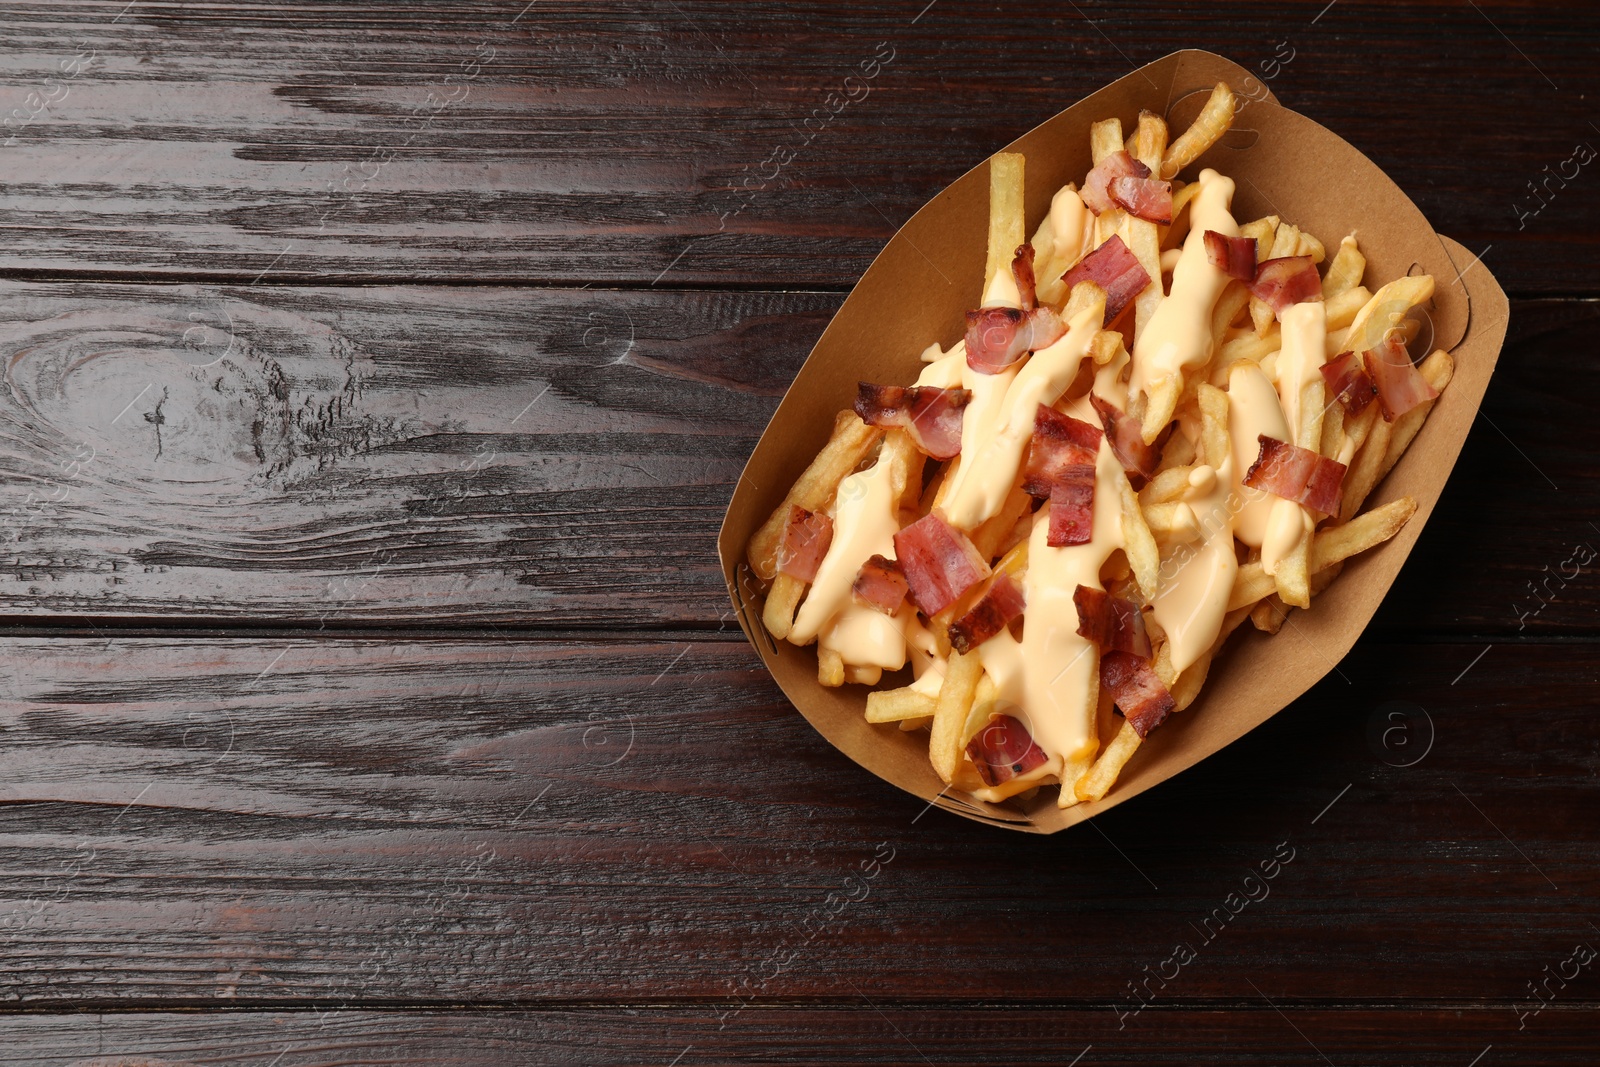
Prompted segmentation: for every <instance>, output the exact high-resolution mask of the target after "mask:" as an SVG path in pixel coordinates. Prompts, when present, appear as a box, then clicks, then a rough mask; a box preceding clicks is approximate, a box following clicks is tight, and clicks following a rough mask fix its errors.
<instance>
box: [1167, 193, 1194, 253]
mask: <svg viewBox="0 0 1600 1067" xmlns="http://www.w3.org/2000/svg"><path fill="white" fill-rule="evenodd" d="M1199 195H1200V183H1199V182H1189V183H1187V184H1185V183H1184V182H1180V181H1176V180H1175V181H1173V183H1172V225H1170V226H1168V227H1166V231H1167V232H1166V233H1164V234H1162V235H1161V247H1162V248H1163V249H1173V250H1177V249H1178V247H1179V246H1180V245H1182V244H1183V241H1184V238H1186V237H1187V236H1188V235H1189V216H1188V215H1187V214H1185V213H1184V210H1183V209H1184V208H1186V207H1188V206H1189V204H1190V203H1191V202H1192V201H1193V200H1194V198H1195V197H1197V196H1199Z"/></svg>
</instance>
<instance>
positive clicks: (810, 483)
mask: <svg viewBox="0 0 1600 1067" xmlns="http://www.w3.org/2000/svg"><path fill="white" fill-rule="evenodd" d="M882 437H883V431H882V430H881V429H879V428H878V427H876V426H868V425H867V424H866V423H864V422H862V421H861V419H860V418H859V417H857V415H856V413H855V412H853V411H841V412H839V415H838V417H837V418H836V419H835V420H834V423H833V436H832V437H830V438H829V439H828V443H827V444H826V445H823V446H822V451H821V452H818V453H817V457H816V458H815V459H813V460H812V461H811V465H810V466H809V467H807V468H806V469H805V471H804V472H802V473H801V475H800V477H799V478H798V479H796V480H795V483H794V485H792V486H790V488H789V492H788V494H787V495H786V496H785V497H784V498H783V503H781V504H779V505H778V507H777V508H776V510H774V511H773V513H772V516H771V517H770V518H769V519H767V521H766V522H765V523H763V524H762V526H761V529H759V530H757V531H756V533H755V536H753V537H752V538H750V546H749V549H748V551H747V555H748V556H749V559H750V569H751V570H753V571H755V573H756V575H757V576H758V577H760V578H762V579H765V580H766V581H769V582H770V581H771V580H772V579H773V578H774V577H775V576H776V575H777V573H778V543H779V542H780V541H782V540H783V533H784V530H785V528H786V527H787V526H788V524H789V508H790V507H791V506H792V505H795V504H799V505H800V506H801V507H803V508H805V509H806V510H807V511H819V510H821V509H823V508H826V507H827V506H828V502H829V501H830V500H832V499H833V494H834V493H835V492H837V491H838V488H839V483H840V482H842V481H844V479H845V478H846V477H847V476H848V475H849V474H850V472H851V471H853V470H855V469H856V467H857V466H858V465H859V464H860V463H861V461H862V460H863V459H865V458H866V456H867V453H868V452H869V451H870V450H871V449H872V446H873V445H875V444H877V443H878V441H879V439H880V438H882Z"/></svg>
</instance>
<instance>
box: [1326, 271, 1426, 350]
mask: <svg viewBox="0 0 1600 1067" xmlns="http://www.w3.org/2000/svg"><path fill="white" fill-rule="evenodd" d="M1432 296H1433V276H1432V275H1431V274H1417V275H1412V276H1407V277H1405V278H1396V279H1395V280H1394V281H1392V282H1390V283H1389V284H1388V285H1385V286H1384V287H1383V288H1381V289H1379V290H1378V291H1377V292H1376V293H1373V294H1372V298H1371V299H1370V300H1368V301H1367V303H1366V306H1364V307H1363V308H1362V309H1361V310H1360V311H1359V312H1358V313H1357V314H1356V317H1355V320H1354V321H1353V322H1351V324H1350V332H1349V333H1348V334H1347V335H1346V337H1345V339H1344V348H1347V349H1349V350H1351V351H1352V352H1356V353H1358V354H1359V353H1361V352H1368V351H1371V350H1372V349H1374V348H1377V347H1378V346H1379V345H1380V344H1382V343H1383V339H1384V337H1385V336H1386V335H1387V334H1388V333H1389V331H1390V330H1392V329H1394V328H1395V327H1396V326H1398V325H1400V323H1401V322H1402V321H1404V319H1405V317H1406V315H1407V314H1409V313H1410V311H1411V309H1412V308H1414V307H1416V306H1418V305H1419V304H1422V303H1424V302H1426V301H1427V300H1428V299H1429V298H1430V297H1432Z"/></svg>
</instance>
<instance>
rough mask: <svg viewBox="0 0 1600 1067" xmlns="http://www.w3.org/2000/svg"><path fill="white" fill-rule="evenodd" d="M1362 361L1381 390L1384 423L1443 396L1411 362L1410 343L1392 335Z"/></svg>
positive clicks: (1374, 383) (1362, 357)
mask: <svg viewBox="0 0 1600 1067" xmlns="http://www.w3.org/2000/svg"><path fill="white" fill-rule="evenodd" d="M1361 361H1362V363H1364V364H1365V365H1366V368H1367V374H1368V375H1370V376H1371V378H1372V384H1373V385H1374V386H1375V387H1376V388H1377V390H1378V408H1379V410H1381V411H1382V412H1383V421H1384V422H1393V421H1394V420H1395V419H1397V418H1399V417H1400V416H1401V415H1404V414H1405V413H1406V412H1408V411H1410V410H1411V409H1412V408H1414V407H1416V406H1417V405H1418V404H1420V403H1422V402H1423V401H1424V400H1432V399H1433V398H1434V397H1436V396H1438V395H1439V390H1437V389H1435V388H1434V387H1433V386H1431V385H1429V384H1428V379H1426V378H1424V377H1423V376H1422V372H1421V371H1419V370H1418V369H1417V365H1416V364H1415V363H1412V362H1411V353H1409V352H1407V351H1406V346H1405V345H1404V344H1402V343H1401V341H1400V339H1399V338H1398V337H1396V336H1394V335H1392V334H1391V335H1390V336H1388V337H1386V338H1384V341H1383V344H1381V345H1379V346H1378V347H1377V348H1374V349H1372V350H1370V351H1368V352H1365V353H1363V354H1362V356H1361Z"/></svg>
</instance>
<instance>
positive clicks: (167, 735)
mask: <svg viewBox="0 0 1600 1067" xmlns="http://www.w3.org/2000/svg"><path fill="white" fill-rule="evenodd" d="M0 649H3V652H4V659H3V661H0V662H3V666H4V671H5V675H6V676H7V677H8V678H10V679H11V680H12V681H11V691H10V693H9V694H8V695H9V699H8V700H7V701H6V702H5V703H4V704H3V705H0V713H3V718H0V729H3V731H4V736H5V739H6V742H7V743H6V746H5V749H4V755H3V757H0V886H3V887H4V889H3V891H0V916H4V918H3V919H0V922H3V923H4V925H5V926H6V928H7V930H8V933H9V936H7V937H5V938H3V939H0V983H3V987H0V997H4V998H5V999H7V1000H9V1001H11V1002H12V1003H16V1004H23V1005H31V1006H35V1007H43V1006H51V1005H54V1006H68V1005H72V1004H75V1003H80V1002H88V1003H96V1004H98V1003H117V1002H124V1001H134V1002H138V1003H145V1004H148V1003H153V1002H159V1001H162V1000H165V999H168V998H170V999H174V1000H181V1001H183V1002H185V1003H191V1004H201V1003H215V1004H221V1003H224V1002H226V1003H229V1004H236V1003H248V1002H251V1001H264V1002H268V1003H277V1002H283V1001H293V1000H302V1001H303V1000H327V999H333V1000H338V1001H346V1000H348V1001H349V1002H351V1003H355V1004H360V1003H370V1002H389V1001H416V1000H427V1001H444V1002H455V1001H463V1000H465V1001H471V1000H487V1001H495V1002H518V1001H528V1000H543V999H555V1000H562V999H582V1000H592V1001H606V1000H617V1001H623V1002H631V1003H650V1002H657V1001H662V1000H673V1001H676V1000H681V999H684V998H696V999H704V998H723V999H728V998H732V997H735V996H738V997H740V998H744V999H749V998H752V997H754V998H758V999H760V1000H762V1001H781V1000H784V999H788V998H803V999H815V998H824V999H835V1000H836V999H839V998H846V999H848V998H849V996H850V985H849V983H855V984H856V985H857V986H858V987H860V989H861V990H863V991H865V990H868V989H871V990H875V991H877V994H878V995H881V996H884V997H886V998H888V999H895V998H910V999H931V998H955V999H957V1000H972V999H981V1000H992V999H1002V1000H1003V999H1012V998H1018V999H1022V1000H1034V999H1045V1000H1052V1001H1063V1002H1065V1001H1072V1002H1092V1003H1104V1002H1111V1001H1122V1000H1126V999H1127V998H1128V997H1129V993H1128V990H1127V988H1126V987H1127V983H1128V982H1130V981H1135V982H1137V981H1140V980H1142V979H1143V973H1142V968H1143V966H1144V965H1146V964H1148V965H1150V967H1151V968H1152V970H1154V969H1156V968H1157V967H1158V965H1159V964H1160V963H1161V961H1162V960H1163V959H1165V958H1168V957H1170V955H1171V954H1172V952H1173V949H1174V945H1176V944H1178V943H1180V942H1187V943H1188V944H1190V945H1191V946H1192V947H1193V949H1194V950H1195V951H1196V952H1197V954H1198V956H1199V958H1198V960H1196V961H1195V962H1194V963H1192V964H1191V965H1189V966H1188V967H1185V968H1183V971H1182V976H1181V980H1179V981H1175V982H1173V987H1172V988H1171V989H1170V990H1169V991H1168V993H1167V995H1166V997H1163V998H1162V999H1163V1000H1167V999H1169V998H1170V1001H1171V1002H1173V1003H1176V1002H1179V1001H1182V1002H1185V1003H1188V1002H1192V1001H1194V1000H1195V999H1196V998H1198V999H1199V1000H1210V999H1222V1000H1229V999H1234V998H1239V997H1244V996H1247V995H1248V990H1249V986H1248V982H1250V981H1254V982H1256V983H1257V984H1258V985H1261V986H1262V988H1263V989H1267V988H1268V986H1269V985H1270V986H1271V993H1270V995H1272V996H1273V997H1274V999H1278V998H1282V999H1284V1000H1285V1001H1289V1002H1294V1003H1300V1004H1315V1003H1318V1002H1326V1001H1341V1002H1344V1001H1348V1002H1352V1003H1362V1004H1369V1005H1378V1004H1390V1003H1395V1002H1398V1001H1403V1000H1405V999H1407V998H1423V999H1429V998H1436V999H1445V1000H1451V1001H1455V1000H1462V1001H1468V1000H1486V1001H1495V1002H1502V1001H1504V1002H1510V1001H1514V1000H1516V999H1518V998H1519V997H1523V996H1525V995H1527V992H1526V989H1525V988H1524V987H1525V983H1526V982H1527V981H1529V980H1537V979H1538V978H1539V977H1540V973H1541V968H1542V967H1543V966H1544V965H1545V964H1547V963H1549V964H1551V965H1554V964H1555V963H1556V962H1558V961H1559V960H1561V959H1564V958H1565V957H1566V956H1567V955H1568V954H1569V953H1570V951H1571V949H1572V946H1573V944H1574V943H1576V942H1578V941H1588V940H1591V939H1594V940H1600V932H1596V931H1594V930H1592V929H1591V928H1590V927H1589V926H1588V925H1587V924H1588V922H1589V921H1590V920H1591V918H1592V916H1590V915H1589V910H1590V909H1589V904H1590V902H1592V900H1593V899H1594V897H1595V894H1596V893H1597V892H1600V871H1597V870H1596V868H1595V864H1594V863H1593V827H1594V826H1595V825H1596V820H1597V818H1600V807H1597V800H1596V797H1595V793H1594V790H1593V787H1592V783H1593V778H1594V775H1595V773H1596V770H1597V766H1600V744H1597V741H1600V732H1597V727H1596V725H1595V723H1596V720H1595V718H1594V713H1593V706H1592V701H1593V694H1594V692H1595V685H1596V683H1597V681H1600V657H1597V655H1596V653H1595V651H1594V650H1593V648H1592V646H1590V645H1588V644H1583V645H1579V646H1575V647H1569V646H1564V645H1547V644H1533V643H1522V644H1511V645H1503V646H1501V645H1497V646H1496V647H1494V648H1493V649H1492V650H1491V651H1490V652H1489V653H1488V654H1487V655H1485V656H1484V657H1483V658H1482V660H1481V661H1479V662H1477V663H1476V664H1473V660H1474V658H1475V657H1476V656H1477V654H1478V653H1479V651H1480V648H1478V647H1476V646H1471V645H1453V644H1439V645H1394V644H1392V643H1389V642H1385V641H1375V640H1372V641H1367V642H1365V643H1364V644H1363V645H1362V646H1360V648H1359V650H1358V651H1357V652H1356V653H1354V654H1353V655H1352V656H1351V657H1350V658H1349V659H1348V660H1347V661H1346V662H1345V663H1344V664H1343V665H1341V667H1340V670H1339V673H1338V674H1337V675H1332V676H1330V677H1329V679H1328V680H1326V681H1324V682H1323V683H1322V684H1321V685H1319V686H1318V687H1317V688H1316V689H1314V690H1313V692H1312V694H1311V695H1309V696H1308V697H1306V698H1305V699H1303V700H1301V701H1299V702H1298V703H1296V704H1295V705H1294V706H1293V707H1292V708H1290V709H1289V710H1287V711H1285V712H1284V713H1283V714H1281V715H1280V716H1278V717H1277V718H1276V719H1274V720H1272V721H1271V722H1270V723H1269V724H1268V725H1266V726H1265V727H1263V728H1262V729H1260V730H1258V731H1256V732H1255V733H1254V734H1252V735H1250V736H1249V737H1247V738H1246V739H1244V740H1243V741H1241V742H1239V743H1238V744H1236V745H1234V746H1232V747H1230V748H1228V749H1226V750H1225V751H1224V752H1222V753H1221V754H1219V755H1217V756H1215V757H1213V758H1211V759H1210V760H1208V761H1206V762H1205V763H1204V764H1202V765H1200V766H1199V767H1198V768H1195V769H1194V770H1192V771H1190V772H1187V773H1186V774H1184V775H1182V776H1180V777H1179V778H1178V779H1176V780H1174V781H1172V782H1170V783H1168V784H1166V785H1164V786H1163V787H1161V788H1160V789H1158V790H1156V791H1154V792H1153V793H1151V794H1149V795H1148V796H1146V797H1141V798H1138V799H1137V800H1136V801H1134V802H1132V803H1130V804H1128V805H1126V806H1124V807H1122V808H1118V809H1116V810H1115V811H1113V812H1110V813H1108V814H1107V816H1106V817H1105V818H1103V819H1100V820H1096V822H1095V824H1094V826H1095V829H1092V830H1087V831H1086V832H1076V831H1074V832H1069V833H1063V834H1060V835H1056V836H1055V837H1052V838H1049V839H1045V840H1040V839H1037V838H1033V837H1029V836H1026V835H1021V834H1011V833H1000V832H997V831H994V830H992V829H989V828H987V827H983V826H981V825H977V824H973V823H969V822H965V821H962V820H959V819H957V818H955V817H953V816H949V815H946V814H945V813H942V812H939V811H929V810H927V809H926V808H925V807H924V805H923V804H922V803H921V802H920V801H918V800H916V799H915V798H912V797H908V796H906V795H904V794H902V793H900V792H899V791H897V790H895V789H893V788H891V787H889V786H887V785H885V784H883V783H881V782H879V781H877V780H876V779H874V778H871V777H870V776H868V775H866V774H865V773H864V772H861V771H859V770H858V769H857V768H855V767H854V766H853V765H852V764H849V763H848V762H847V761H846V760H845V759H844V758H843V757H842V756H840V755H839V754H838V753H836V752H835V751H833V750H832V749H831V748H829V747H828V746H827V744H826V743H825V742H823V741H822V740H821V739H820V738H819V737H817V736H816V735H814V734H813V733H812V732H811V730H810V728H809V727H808V726H807V725H806V724H805V723H804V722H803V721H802V720H800V719H799V717H798V716H796V715H795V714H794V713H793V712H792V711H791V710H790V709H789V707H788V705H787V703H786V702H785V701H784V700H783V697H782V695H781V694H780V693H779V692H778V690H777V689H776V687H775V686H773V685H772V683H771V682H770V680H769V679H767V678H766V676H765V673H764V671H763V670H762V668H761V666H760V663H759V661H758V660H757V659H756V657H755V655H754V653H753V652H752V651H751V650H750V649H749V648H748V647H747V646H746V645H745V644H744V643H743V642H742V641H739V640H735V639H733V638H731V637H729V638H726V639H721V640H695V641H688V640H682V639H678V638H676V637H672V636H670V635H669V636H666V637H663V638H661V639H655V640H647V639H643V638H638V639H619V638H609V639H596V638H593V637H590V638H582V637H567V638H556V637H548V638H544V639H539V640H511V639H504V640H500V639H494V638H492V637H487V638H486V637H483V636H476V637H472V638H464V639H460V640H432V639H430V640H421V639H406V640H385V641H376V640H350V639H334V640H316V639H309V638H306V637H304V636H298V635H292V634H284V635H276V634H262V635H258V636H256V637H253V638H248V639H210V638H206V639H200V638H176V637H166V638H141V637H123V636H109V637H108V638H107V639H105V640H101V639H97V638H93V637H90V638H70V639H69V638H61V637H54V638H51V637H44V638H13V639H10V640H7V641H6V642H4V644H3V645H0ZM1469 666H1470V669H1468V668H1469ZM1463 670H1466V672H1467V673H1466V675H1465V677H1464V678H1463V680H1462V681H1461V683H1460V684H1457V685H1452V684H1451V682H1452V679H1455V678H1457V677H1458V676H1460V675H1461V673H1462V672H1463ZM1534 688H1537V691H1538V692H1539V694H1540V698H1539V699H1540V706H1539V707H1537V708H1527V707H1524V706H1522V705H1523V704H1524V702H1525V700H1526V694H1527V693H1528V692H1529V691H1530V690H1532V689H1534ZM1391 712H1393V713H1396V714H1397V715H1398V716H1399V717H1397V718H1393V717H1391ZM1502 835H1503V836H1502ZM1285 856H1287V857H1289V858H1288V859H1287V860H1285ZM1275 859H1276V860H1277V861H1280V862H1281V867H1279V868H1278V869H1277V870H1276V871H1275V877H1274V878H1272V879H1268V880H1266V882H1265V883H1264V889H1263V888H1259V887H1256V888H1253V891H1254V892H1256V893H1258V894H1260V895H1261V897H1262V899H1260V900H1259V901H1257V902H1255V903H1250V904H1247V905H1243V906H1242V907H1241V906H1240V905H1239V903H1238V901H1237V900H1235V901H1234V903H1232V904H1231V905H1230V904H1229V895H1230V894H1233V893H1240V892H1245V891H1246V890H1248V889H1252V883H1251V882H1250V881H1249V879H1248V878H1247V876H1249V875H1250V874H1251V873H1252V872H1253V871H1259V870H1260V869H1261V867H1262V864H1263V863H1266V864H1268V865H1269V867H1270V866H1274V863H1273V861H1274V860H1275ZM1257 882H1258V883H1259V882H1260V878H1259V875H1258V877H1257ZM1508 899H1515V900H1517V901H1518V902H1519V905H1518V906H1517V907H1515V908H1508V907H1507V901H1508ZM1217 909H1226V910H1222V911H1221V912H1220V914H1221V915H1222V916H1224V917H1225V918H1222V919H1218V918H1216V915H1217V914H1218V911H1217ZM1233 910H1238V912H1239V913H1238V914H1237V916H1236V917H1235V916H1234V915H1232V914H1230V912H1231V911H1233ZM1208 917H1211V921H1210V923H1209V925H1208ZM134 946H137V947H136V948H135V947H134ZM952 960H959V961H960V964H959V966H950V965H948V961H952ZM113 961H114V965H106V964H109V963H112V962H113ZM1380 964H1381V965H1380ZM1580 991H1581V990H1580V988H1575V989H1574V995H1578V994H1579V992H1580ZM1584 995H1591V994H1584ZM1563 999H1564V998H1563Z"/></svg>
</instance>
